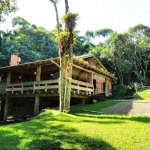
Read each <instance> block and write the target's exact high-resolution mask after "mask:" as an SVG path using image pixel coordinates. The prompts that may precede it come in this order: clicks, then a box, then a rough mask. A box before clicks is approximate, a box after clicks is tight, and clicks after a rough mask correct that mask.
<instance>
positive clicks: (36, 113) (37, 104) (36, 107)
mask: <svg viewBox="0 0 150 150" xmlns="http://www.w3.org/2000/svg"><path fill="white" fill-rule="evenodd" d="M38 113H39V95H38V93H36V95H35V103H34V116H36V115H38Z"/></svg>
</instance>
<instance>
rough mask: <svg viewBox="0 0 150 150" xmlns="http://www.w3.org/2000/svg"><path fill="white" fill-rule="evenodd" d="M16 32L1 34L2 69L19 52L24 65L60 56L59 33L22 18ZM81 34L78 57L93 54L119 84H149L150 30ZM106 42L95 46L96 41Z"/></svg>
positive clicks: (76, 49)
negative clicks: (12, 55) (113, 75)
mask: <svg viewBox="0 0 150 150" xmlns="http://www.w3.org/2000/svg"><path fill="white" fill-rule="evenodd" d="M12 26H13V27H14V30H13V31H7V32H4V31H0V66H7V65H9V61H10V55H11V54H12V53H16V54H18V55H19V57H21V59H22V61H21V63H24V62H31V61H35V60H40V59H46V58H50V57H57V56H58V44H57V39H56V35H57V32H56V30H52V31H47V30H45V29H44V28H42V27H37V26H36V25H33V24H30V23H29V22H27V21H26V20H24V19H23V18H21V17H17V18H14V19H13V21H12ZM75 33H76V35H77V39H76V46H74V47H73V53H74V55H77V56H78V55H82V54H88V53H92V54H94V55H96V57H98V59H99V60H100V61H101V62H102V63H103V64H104V66H105V67H106V68H107V69H108V71H109V72H111V73H112V74H115V76H116V77H117V78H118V81H117V82H118V83H120V84H126V85H131V84H133V83H134V82H138V83H140V82H143V83H144V84H147V85H149V82H150V80H149V76H150V72H149V70H148V68H149V66H150V44H149V43H150V28H149V27H148V26H145V25H142V24H139V25H136V26H134V27H131V28H129V30H128V31H127V32H126V33H117V32H114V31H112V30H111V29H100V30H96V31H87V32H86V33H85V35H84V36H83V35H81V34H80V32H79V31H75ZM95 40H96V41H102V42H99V43H98V44H95V42H93V41H95Z"/></svg>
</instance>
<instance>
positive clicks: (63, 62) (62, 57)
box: [59, 50, 67, 112]
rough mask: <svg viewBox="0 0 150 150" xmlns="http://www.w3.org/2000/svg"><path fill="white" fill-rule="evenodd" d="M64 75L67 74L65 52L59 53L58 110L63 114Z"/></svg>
mask: <svg viewBox="0 0 150 150" xmlns="http://www.w3.org/2000/svg"><path fill="white" fill-rule="evenodd" d="M66 73H67V60H66V50H63V51H62V52H60V79H59V92H60V93H59V110H60V111H61V112H63V109H64V98H65V91H66Z"/></svg>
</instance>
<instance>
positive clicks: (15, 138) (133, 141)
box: [0, 100, 150, 150]
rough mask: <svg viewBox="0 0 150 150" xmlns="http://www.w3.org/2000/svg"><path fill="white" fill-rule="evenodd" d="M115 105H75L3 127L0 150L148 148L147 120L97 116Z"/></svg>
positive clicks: (139, 117) (105, 103) (115, 149)
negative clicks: (62, 111) (66, 111)
mask: <svg viewBox="0 0 150 150" xmlns="http://www.w3.org/2000/svg"><path fill="white" fill-rule="evenodd" d="M116 103H118V102H113V101H112V100H111V101H104V102H99V103H96V104H91V105H76V106H73V107H72V108H71V110H72V111H71V112H70V114H66V113H61V112H59V111H57V110H46V111H45V112H42V113H41V114H39V115H38V116H37V117H35V118H34V119H32V120H30V121H26V122H22V123H16V124H10V125H2V126H0V150H4V149H7V150H32V149H33V150H51V149H53V150H54V149H55V150H59V149H80V150H84V149H86V150H88V149H89V150H91V149H100V150H113V149H114V150H117V149H118V150H121V149H122V150H129V149H130V150H140V149H142V150H143V149H144V150H148V149H150V143H149V141H150V128H149V126H150V117H146V116H143V117H141V116H129V115H111V114H103V113H100V112H101V109H103V108H104V107H105V108H106V107H107V106H111V105H115V104H116ZM94 108H95V110H96V111H95V112H91V110H93V109H94ZM83 110H89V111H83Z"/></svg>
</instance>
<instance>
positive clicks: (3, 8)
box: [0, 0, 18, 23]
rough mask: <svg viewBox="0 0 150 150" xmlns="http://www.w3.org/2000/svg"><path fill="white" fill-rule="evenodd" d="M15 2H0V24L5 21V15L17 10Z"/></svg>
mask: <svg viewBox="0 0 150 150" xmlns="http://www.w3.org/2000/svg"><path fill="white" fill-rule="evenodd" d="M17 9H18V8H17V4H16V0H0V23H2V22H4V21H5V17H4V16H6V15H9V14H10V13H12V12H15V11H16V10H17Z"/></svg>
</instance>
